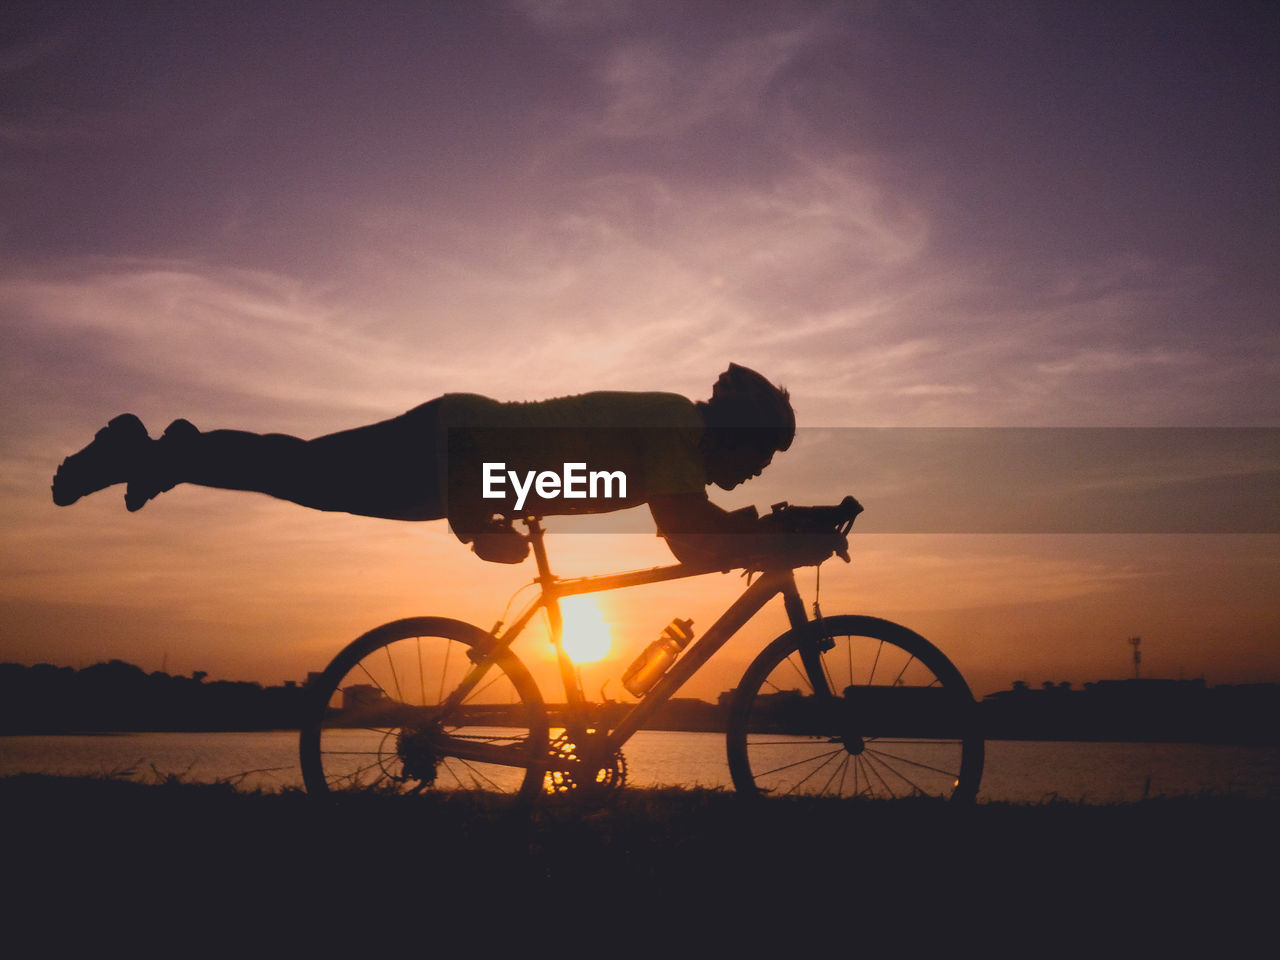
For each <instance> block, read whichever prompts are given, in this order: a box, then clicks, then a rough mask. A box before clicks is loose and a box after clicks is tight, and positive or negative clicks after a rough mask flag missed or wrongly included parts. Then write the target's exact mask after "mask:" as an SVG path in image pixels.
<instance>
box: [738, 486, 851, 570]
mask: <svg viewBox="0 0 1280 960" xmlns="http://www.w3.org/2000/svg"><path fill="white" fill-rule="evenodd" d="M861 512H862V504H860V503H859V502H858V501H857V500H855V499H854V498H853V497H845V498H844V499H843V500H841V501H840V502H839V503H837V504H834V505H832V506H816V507H793V506H792V505H791V504H789V503H787V502H786V501H785V500H784V501H782V502H780V503H775V504H773V506H772V507H770V509H769V512H768V513H767V514H766V515H765V516H763V517H761V518H760V520H761V522H762V523H764V524H765V525H767V526H772V527H776V528H778V533H779V534H787V535H790V536H789V537H788V538H787V540H786V541H785V542H784V545H783V546H782V548H781V550H780V551H779V552H780V553H782V554H784V555H786V557H787V560H788V561H789V562H791V561H800V562H797V563H796V565H797V566H809V565H810V564H813V563H821V562H822V561H823V560H825V559H826V558H827V557H829V556H831V555H832V554H833V553H834V554H835V555H836V556H837V557H839V558H840V559H841V560H843V561H844V562H845V563H848V562H849V541H848V535H849V531H850V530H851V529H853V521H854V520H855V519H857V516H858V514H860V513H861Z"/></svg>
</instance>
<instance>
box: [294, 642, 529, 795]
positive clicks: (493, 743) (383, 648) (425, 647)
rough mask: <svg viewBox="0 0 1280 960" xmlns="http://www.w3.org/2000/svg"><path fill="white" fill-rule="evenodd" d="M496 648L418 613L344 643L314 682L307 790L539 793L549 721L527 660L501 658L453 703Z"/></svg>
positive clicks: (305, 753) (306, 726)
mask: <svg viewBox="0 0 1280 960" xmlns="http://www.w3.org/2000/svg"><path fill="white" fill-rule="evenodd" d="M490 642H491V638H490V636H489V635H488V634H487V633H485V632H484V631H483V630H481V629H479V628H478V627H475V626H472V625H471V624H468V623H463V622H461V621H458V620H449V619H445V618H441V617H413V618H410V619H407V620H397V621H395V622H393V623H388V624H384V625H383V626H381V627H377V628H376V629H374V630H371V631H370V632H369V633H367V634H365V635H364V636H362V637H360V638H359V639H358V640H355V641H353V642H352V643H351V644H350V645H348V646H347V647H346V649H344V650H343V651H342V652H341V653H339V654H338V656H337V657H335V658H334V660H333V662H332V663H330V664H329V667H328V669H326V670H325V672H324V673H323V674H322V675H321V676H320V677H319V678H317V679H316V680H315V681H313V682H312V683H311V684H309V698H308V704H309V706H308V709H307V715H306V717H305V718H304V722H303V725H302V731H301V736H300V738H299V746H300V754H301V761H302V775H303V780H304V782H305V783H306V787H307V792H308V793H314V794H326V793H329V792H330V791H332V790H341V789H377V790H386V791H389V792H395V793H420V792H424V791H428V790H433V791H434V790H486V791H494V792H503V793H515V794H519V795H521V796H524V797H531V796H533V795H534V794H536V793H537V792H539V791H540V790H541V789H542V785H543V776H544V773H545V770H546V765H547V756H548V753H549V746H548V736H547V716H546V710H545V708H544V706H543V703H542V697H541V696H540V695H539V693H538V689H537V686H536V685H535V684H534V682H533V678H532V677H531V676H530V675H529V672H528V670H527V669H526V668H525V666H524V664H522V663H521V662H520V661H519V660H518V659H517V658H516V657H515V656H514V655H513V654H512V653H511V652H510V651H506V652H504V653H503V654H501V655H500V656H498V657H497V658H496V659H495V660H494V662H493V663H492V664H491V665H490V666H489V668H488V670H487V672H486V673H485V674H484V676H483V677H482V678H481V679H480V680H479V682H477V683H475V685H474V687H473V688H472V689H471V690H470V692H469V693H468V694H467V695H466V696H465V697H464V698H462V700H461V702H460V703H458V704H457V705H452V704H449V703H448V701H449V698H450V694H451V693H453V691H454V690H455V689H456V688H457V687H458V685H459V684H460V683H461V682H462V680H463V678H464V677H466V676H467V675H468V674H469V673H471V672H472V671H473V670H474V669H475V667H476V664H475V662H474V661H473V660H472V659H471V655H474V654H475V651H476V650H478V649H484V648H485V647H486V646H487V645H488V644H489V643H490Z"/></svg>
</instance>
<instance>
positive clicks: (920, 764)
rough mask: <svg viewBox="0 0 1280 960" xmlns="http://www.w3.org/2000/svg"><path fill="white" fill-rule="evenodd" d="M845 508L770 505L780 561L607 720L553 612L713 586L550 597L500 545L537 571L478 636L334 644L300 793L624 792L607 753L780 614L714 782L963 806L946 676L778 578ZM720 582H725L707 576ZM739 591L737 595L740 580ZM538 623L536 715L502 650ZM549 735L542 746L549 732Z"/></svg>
mask: <svg viewBox="0 0 1280 960" xmlns="http://www.w3.org/2000/svg"><path fill="white" fill-rule="evenodd" d="M861 510H862V508H861V506H860V505H859V504H858V503H857V501H856V500H854V499H853V498H852V497H846V498H845V499H844V501H842V502H841V503H840V504H838V505H835V506H825V507H792V506H789V505H787V504H785V503H783V504H775V505H774V507H773V509H772V511H771V512H770V514H768V515H767V516H766V517H765V518H764V519H765V520H766V521H768V522H769V523H771V524H772V525H773V526H774V528H776V529H778V530H779V531H780V532H781V533H785V534H786V536H785V537H782V538H780V541H779V542H780V543H781V544H783V545H784V549H782V550H779V551H772V552H770V554H769V555H768V556H766V557H756V558H746V559H743V561H742V562H741V563H740V564H736V565H735V567H734V569H737V568H738V567H742V568H744V569H745V570H746V572H747V578H748V581H747V587H746V589H745V590H744V591H743V593H742V595H741V596H740V597H738V599H737V600H735V601H734V602H733V603H732V604H730V606H729V608H728V609H727V610H726V611H725V612H724V613H723V614H722V615H721V616H720V617H719V619H717V620H716V621H715V622H714V623H713V624H712V625H711V626H710V627H709V628H708V629H707V630H706V631H705V632H704V633H703V634H702V636H701V637H699V638H698V639H697V640H696V641H694V642H693V643H692V644H691V645H690V646H688V647H687V648H686V649H684V650H683V652H682V653H680V654H679V655H678V656H677V657H676V658H675V659H674V662H672V663H671V664H670V666H669V667H668V668H667V669H665V671H659V673H660V675H658V676H657V679H656V681H655V682H653V683H652V685H651V686H649V687H648V689H647V690H644V691H642V692H641V694H640V695H639V696H638V699H637V702H636V703H635V704H634V705H631V706H630V707H629V708H627V709H625V710H624V712H623V713H622V715H621V716H620V717H617V716H611V715H610V714H611V713H616V711H608V710H605V709H604V707H603V705H600V704H592V703H590V702H588V700H587V698H586V696H585V694H584V693H583V690H582V685H581V683H580V680H579V677H578V673H577V671H576V669H575V666H574V664H573V662H572V660H571V659H570V657H569V656H568V654H567V653H566V652H565V650H564V647H563V645H562V643H561V638H562V630H563V621H562V617H561V611H560V606H559V601H560V600H561V599H563V598H565V597H570V596H576V595H580V594H591V593H602V592H605V591H610V590H618V589H625V588H627V587H633V586H640V585H644V584H652V583H658V582H661V581H666V580H678V579H684V578H688V577H694V576H700V575H703V574H707V573H713V572H717V571H715V570H712V569H708V568H706V567H699V566H694V565H689V564H685V563H676V564H671V565H667V566H659V567H653V568H650V569H647V570H637V571H630V572H625V573H616V574H607V575H601V576H589V577H579V578H572V579H560V578H558V577H556V576H555V575H553V574H552V572H551V568H550V564H549V562H548V559H547V552H546V547H545V545H544V543H543V536H544V531H543V528H542V525H541V521H540V518H538V517H535V516H527V517H522V518H520V519H521V520H522V522H523V524H524V526H525V528H526V530H527V532H526V533H522V534H518V535H519V536H522V537H524V538H525V539H526V540H527V541H528V543H529V544H530V546H531V547H532V552H533V555H534V558H535V562H536V565H537V577H536V578H535V579H534V581H533V584H536V585H537V586H538V588H539V590H538V594H537V596H536V597H534V599H533V600H532V601H530V602H529V603H528V605H527V606H526V607H525V608H524V610H523V611H522V612H521V613H520V614H519V615H518V616H517V617H516V619H515V620H514V621H513V622H512V623H511V624H510V625H504V623H503V622H502V621H499V622H498V623H496V624H495V625H494V627H493V628H492V629H490V630H487V631H486V630H483V629H481V628H479V627H477V626H474V625H472V624H469V623H465V622H462V621H460V620H453V619H449V618H444V617H411V618H408V619H404V620H397V621H394V622H392V623H387V624H384V625H382V626H380V627H377V628H375V629H373V630H371V631H369V632H368V633H366V634H365V635H363V636H362V637H360V638H359V639H357V640H355V641H353V642H352V643H351V644H349V645H348V646H347V647H346V648H345V649H344V650H343V651H342V652H341V653H339V654H338V655H337V656H336V657H335V658H334V659H333V661H332V662H331V663H330V664H329V666H328V668H327V669H326V670H325V671H324V673H323V674H322V675H321V676H320V677H319V678H318V679H316V680H315V681H314V682H313V683H310V684H309V688H310V689H309V696H308V703H309V706H308V708H307V713H306V717H305V721H304V723H303V726H302V730H301V734H300V738H299V746H300V754H301V762H302V771H303V778H304V782H305V784H306V789H307V791H308V792H310V793H313V794H328V793H330V792H331V791H333V790H336V789H342V788H348V787H360V788H375V789H383V790H389V791H393V792H403V793H419V792H423V791H427V790H450V789H480V790H490V791H500V792H510V793H514V794H517V795H519V796H520V797H522V798H525V799H531V798H533V797H535V796H537V795H539V794H541V793H557V792H565V791H572V790H604V789H608V788H614V787H618V786H621V785H622V783H623V782H624V781H625V779H626V766H625V759H624V758H623V754H622V747H623V745H624V744H625V743H626V742H627V740H628V739H629V738H630V737H631V736H632V735H633V734H634V733H635V732H636V731H637V730H639V729H641V728H642V727H643V726H644V724H645V722H646V720H648V719H649V718H651V717H652V716H653V715H654V713H655V711H657V709H658V708H659V707H660V706H661V705H662V704H664V703H665V702H667V701H668V700H669V699H670V698H671V697H672V696H673V695H674V694H675V693H676V691H677V690H679V689H680V687H681V686H682V685H683V684H684V683H685V682H686V681H687V680H688V679H689V678H690V677H691V676H693V675H694V674H695V673H696V672H697V671H698V670H699V669H700V668H701V667H702V666H703V665H704V664H705V663H706V662H707V660H708V659H709V658H710V657H711V656H712V654H714V653H715V652H716V651H717V650H719V649H720V648H721V647H722V646H723V645H724V644H725V643H726V642H727V641H728V640H729V638H730V637H732V636H733V635H734V634H735V633H736V632H737V631H738V630H739V629H740V628H741V627H742V626H744V625H745V624H746V623H747V622H748V621H749V620H750V619H751V618H752V617H754V616H755V615H756V614H757V613H758V612H759V611H760V610H761V609H762V608H763V607H764V606H765V605H766V604H767V603H768V602H769V601H771V600H772V599H773V598H774V597H776V596H781V598H782V602H783V605H784V608H785V611H786V614H787V617H788V620H789V623H790V629H789V630H787V631H786V632H785V633H783V634H782V635H781V636H779V637H778V638H777V639H775V640H774V641H773V642H771V643H770V644H768V645H767V646H766V647H765V648H764V649H763V650H762V651H761V652H760V653H759V654H758V655H757V656H756V658H755V660H754V661H753V662H752V663H751V664H750V666H749V667H748V668H747V670H746V672H745V673H744V674H743V676H742V679H741V681H740V682H739V684H738V686H737V688H736V691H735V692H734V693H733V695H732V700H731V703H730V708H729V714H728V718H727V739H726V745H727V750H728V760H729V771H730V775H731V777H732V782H733V785H734V789H735V790H736V791H737V792H739V793H743V794H747V795H753V796H760V795H786V794H792V795H834V796H856V797H898V796H921V795H924V796H934V797H943V798H949V799H951V800H953V801H956V800H958V801H968V800H972V799H973V798H974V796H975V795H976V793H977V790H978V784H979V781H980V780H981V777H982V766H983V755H984V743H983V739H982V736H981V732H980V729H979V727H978V718H977V713H976V709H975V704H974V699H973V696H972V694H971V693H970V690H969V687H968V685H967V684H966V683H965V680H964V678H963V677H962V676H961V674H960V672H959V671H958V670H957V669H956V668H955V666H954V665H953V664H952V663H951V661H950V660H948V659H947V657H946V656H945V655H944V654H943V653H942V652H941V651H940V650H938V648H937V647H935V646H934V645H933V644H931V643H929V642H928V641H927V640H925V639H924V638H923V637H922V636H920V635H919V634H917V633H915V632H913V631H911V630H909V629H907V628H906V627H903V626H900V625H898V624H895V623H891V622H889V621H887V620H882V619H879V618H876V617H869V616H860V615H839V616H824V615H823V614H822V613H821V611H820V609H819V606H818V602H817V600H816V599H815V601H814V604H813V607H814V615H813V616H812V617H810V616H809V615H808V614H807V613H806V610H805V606H804V603H803V601H802V599H801V597H800V592H799V589H798V587H797V585H796V579H795V570H796V569H798V568H799V567H802V566H811V565H818V564H820V563H822V562H823V561H825V560H826V559H827V558H829V557H830V556H832V555H833V554H834V555H838V556H840V557H841V558H842V559H844V560H845V561H846V562H848V560H849V556H848V552H847V545H848V540H847V535H848V533H849V530H850V529H851V527H852V524H853V520H854V518H855V517H856V516H857V514H858V513H859V512H861ZM720 572H726V571H720ZM753 574H755V575H756V577H755V579H754V581H753V580H752V579H751V576H752V575H753ZM539 611H545V613H546V616H547V619H548V621H549V627H550V635H551V642H552V644H553V646H554V649H555V654H556V659H557V662H558V666H559V672H560V677H561V681H562V683H563V686H564V691H565V707H564V715H563V716H562V717H560V718H559V719H560V722H559V723H558V724H557V725H556V727H555V728H553V727H552V724H551V718H550V717H549V715H548V709H547V707H546V705H545V703H544V701H543V699H542V696H541V694H540V692H539V690H538V688H537V685H536V684H535V682H534V680H533V677H532V676H531V675H530V673H529V671H528V669H527V668H526V667H525V666H524V664H523V663H521V662H520V660H519V659H518V658H517V656H516V655H515V654H514V653H513V652H512V649H511V647H512V644H513V643H514V641H515V640H516V639H517V637H519V636H520V634H521V633H522V632H523V631H524V629H525V628H526V627H527V626H528V625H529V624H530V622H531V621H533V619H534V618H535V616H536V615H537V614H538V612H539ZM553 729H556V730H558V731H559V732H557V734H556V735H555V736H554V737H552V736H551V733H552V730H553Z"/></svg>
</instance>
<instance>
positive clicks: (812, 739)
mask: <svg viewBox="0 0 1280 960" xmlns="http://www.w3.org/2000/svg"><path fill="white" fill-rule="evenodd" d="M806 659H808V660H809V661H810V662H809V663H806V662H805V661H806ZM727 747H728V753H729V772H730V774H731V776H732V778H733V785H734V789H735V790H736V791H738V792H740V793H743V794H746V795H749V796H766V795H802V796H842V797H867V798H877V797H884V798H893V797H903V796H931V797H940V798H945V799H949V800H952V801H960V802H964V801H971V800H973V799H974V797H975V796H976V795H977V792H978V785H979V783H980V782H981V780H982V767H983V761H984V754H985V745H984V743H983V739H982V734H981V729H980V726H979V718H978V715H977V710H976V704H975V703H974V699H973V695H972V693H970V691H969V685H968V684H967V683H965V680H964V678H963V677H962V676H961V674H960V671H959V670H957V669H956V668H955V666H954V665H953V664H952V663H951V661H950V660H948V659H947V657H946V656H945V655H944V654H943V653H942V651H940V650H939V649H938V648H937V647H935V646H934V645H933V644H931V643H930V642H929V641H927V640H926V639H925V638H924V637H922V636H920V635H919V634H918V633H915V632H914V631H912V630H909V629H907V628H906V627H903V626H900V625H898V624H896V623H891V622H890V621H888V620H881V619H879V618H877V617H865V616H835V617H825V618H823V619H821V620H815V621H812V622H810V623H808V624H804V625H802V626H800V627H796V628H794V629H792V630H790V631H788V632H787V633H784V634H783V635H782V636H780V637H778V638H777V639H776V640H774V641H773V642H772V643H770V644H769V645H768V646H767V647H765V649H764V650H762V651H761V652H760V654H759V655H758V656H757V657H756V659H755V660H754V661H753V662H752V663H751V665H750V666H749V667H748V668H747V670H746V672H745V673H744V674H743V676H742V680H741V681H740V682H739V685H738V689H737V691H736V693H735V694H734V698H733V700H732V703H731V706H730V716H729V725H728V736H727Z"/></svg>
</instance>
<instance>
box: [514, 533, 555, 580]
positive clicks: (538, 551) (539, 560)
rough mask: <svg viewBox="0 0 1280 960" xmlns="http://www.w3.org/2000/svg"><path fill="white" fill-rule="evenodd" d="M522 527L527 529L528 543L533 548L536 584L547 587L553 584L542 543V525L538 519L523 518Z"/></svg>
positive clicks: (553, 578) (545, 550) (553, 577)
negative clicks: (536, 566)
mask: <svg viewBox="0 0 1280 960" xmlns="http://www.w3.org/2000/svg"><path fill="white" fill-rule="evenodd" d="M522 519H523V520H524V525H525V526H526V527H528V528H529V533H528V538H529V543H530V544H531V545H532V546H533V559H534V562H535V563H536V564H537V565H538V582H539V583H540V584H542V586H543V587H544V588H545V587H548V586H550V585H551V584H552V582H554V580H555V576H554V575H553V574H552V573H551V565H550V563H549V562H548V561H547V548H546V547H545V546H544V545H543V543H542V533H543V531H542V523H541V522H540V520H539V518H538V517H523V518H522Z"/></svg>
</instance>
